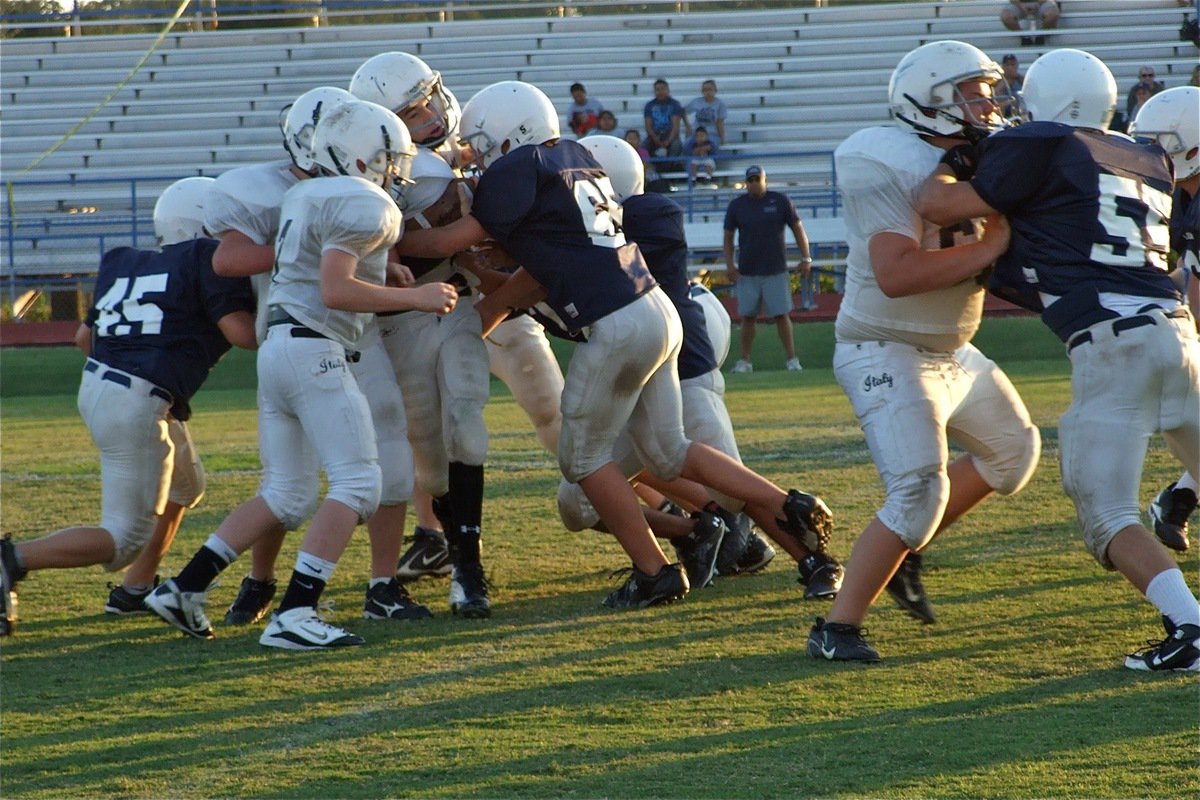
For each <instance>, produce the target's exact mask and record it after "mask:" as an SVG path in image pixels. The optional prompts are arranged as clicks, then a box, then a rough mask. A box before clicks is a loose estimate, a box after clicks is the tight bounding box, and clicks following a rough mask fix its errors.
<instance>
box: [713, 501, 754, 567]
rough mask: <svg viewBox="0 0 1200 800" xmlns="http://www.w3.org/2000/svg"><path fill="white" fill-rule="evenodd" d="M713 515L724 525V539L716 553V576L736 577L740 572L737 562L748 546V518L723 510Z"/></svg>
mask: <svg viewBox="0 0 1200 800" xmlns="http://www.w3.org/2000/svg"><path fill="white" fill-rule="evenodd" d="M715 513H716V515H717V516H718V517H720V518H721V521H722V522H724V523H725V538H724V539H722V540H721V550H720V552H719V553H717V574H718V575H726V576H728V575H737V574H738V572H740V571H741V570H740V569H738V562H739V561H741V559H742V556H743V555H744V554H745V552H746V548H747V547H748V546H749V545H750V518H749V517H747V516H746V515H745V514H734V513H733V512H731V511H726V510H725V509H723V508H722V509H718V510H717V511H716V512H715Z"/></svg>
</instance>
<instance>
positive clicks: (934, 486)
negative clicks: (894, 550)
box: [878, 466, 950, 550]
mask: <svg viewBox="0 0 1200 800" xmlns="http://www.w3.org/2000/svg"><path fill="white" fill-rule="evenodd" d="M949 499H950V477H949V476H948V475H947V474H946V471H945V470H944V469H941V468H940V467H938V466H933V467H929V468H927V469H925V470H921V471H914V472H910V473H907V474H905V475H900V476H897V477H895V478H893V479H891V480H888V481H887V500H886V501H885V502H884V504H883V508H882V509H880V511H879V515H878V516H879V521H880V522H882V523H883V524H884V525H886V526H887V527H888V529H889V530H891V531H894V532H895V534H896V535H897V536H899V537H900V541H902V542H904V544H905V545H907V546H908V549H910V550H920V549H921V548H922V547H924V546H925V545H926V544H928V543H929V540H930V539H932V538H933V534H934V532H935V531H936V530H937V527H938V525H939V524H940V523H941V521H942V513H943V512H945V510H946V503H947V502H948V501H949Z"/></svg>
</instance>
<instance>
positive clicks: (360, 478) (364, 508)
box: [325, 461, 383, 521]
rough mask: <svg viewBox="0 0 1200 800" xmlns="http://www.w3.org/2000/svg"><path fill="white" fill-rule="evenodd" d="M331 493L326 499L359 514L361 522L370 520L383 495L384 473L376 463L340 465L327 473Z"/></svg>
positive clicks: (362, 462) (359, 462) (358, 462)
mask: <svg viewBox="0 0 1200 800" xmlns="http://www.w3.org/2000/svg"><path fill="white" fill-rule="evenodd" d="M327 474H328V477H329V491H328V492H326V494H325V497H326V499H328V500H337V501H338V502H339V503H341V504H342V505H344V506H346V507H348V508H351V509H353V510H354V511H356V512H358V518H359V520H360V521H361V520H366V519H370V517H371V515H372V514H374V513H375V510H376V509H377V508H379V499H380V497H382V495H383V473H382V472H381V471H380V469H379V464H378V463H377V462H374V461H365V462H364V461H356V462H353V463H350V464H339V465H337V466H335V467H333V468H332V469H331V470H329V472H328V473H327Z"/></svg>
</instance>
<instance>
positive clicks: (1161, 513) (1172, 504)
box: [1149, 483, 1197, 553]
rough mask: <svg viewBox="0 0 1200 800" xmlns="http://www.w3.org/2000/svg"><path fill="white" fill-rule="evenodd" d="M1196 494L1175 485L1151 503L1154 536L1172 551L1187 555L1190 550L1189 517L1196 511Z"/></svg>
mask: <svg viewBox="0 0 1200 800" xmlns="http://www.w3.org/2000/svg"><path fill="white" fill-rule="evenodd" d="M1196 502H1197V499H1196V493H1195V492H1193V491H1192V490H1191V489H1180V488H1178V487H1177V486H1176V485H1175V484H1173V483H1172V484H1171V485H1170V486H1168V487H1167V488H1165V489H1163V490H1162V491H1161V492H1159V493H1158V497H1155V498H1154V500H1153V501H1152V502H1151V503H1150V509H1149V514H1150V522H1151V524H1152V525H1153V527H1154V535H1155V536H1157V537H1158V540H1159V541H1160V542H1162V543H1163V544H1164V545H1166V546H1167V547H1169V548H1171V549H1172V550H1177V551H1179V552H1180V553H1186V552H1187V549H1188V517H1190V516H1191V515H1192V512H1193V511H1195V510H1196Z"/></svg>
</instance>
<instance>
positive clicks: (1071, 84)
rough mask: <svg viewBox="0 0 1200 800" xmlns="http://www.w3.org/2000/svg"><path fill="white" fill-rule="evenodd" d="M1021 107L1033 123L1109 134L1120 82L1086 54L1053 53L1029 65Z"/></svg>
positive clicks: (1053, 51) (1056, 51)
mask: <svg viewBox="0 0 1200 800" xmlns="http://www.w3.org/2000/svg"><path fill="white" fill-rule="evenodd" d="M1021 105H1022V107H1023V113H1024V116H1025V118H1026V119H1028V120H1029V121H1031V122H1061V123H1062V124H1064V125H1072V126H1074V127H1077V128H1094V129H1096V130H1100V131H1102V130H1106V129H1107V128H1108V123H1109V122H1111V121H1112V116H1113V112H1115V111H1116V110H1117V82H1116V80H1115V79H1114V78H1113V75H1112V73H1111V72H1109V70H1108V67H1106V66H1105V65H1104V62H1103V61H1101V60H1100V59H1098V58H1096V57H1095V56H1094V55H1092V54H1091V53H1086V52H1084V51H1083V50H1072V49H1070V48H1064V49H1062V50H1051V51H1050V52H1049V53H1046V54H1045V55H1043V56H1042V57H1041V58H1039V59H1038V60H1037V61H1034V62H1033V63H1032V64H1030V65H1029V71H1028V72H1026V73H1025V85H1024V87H1023V88H1022V89H1021Z"/></svg>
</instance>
